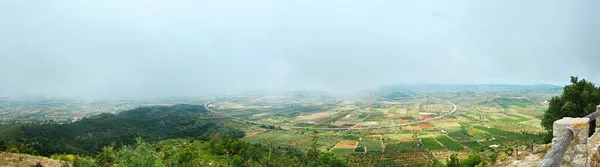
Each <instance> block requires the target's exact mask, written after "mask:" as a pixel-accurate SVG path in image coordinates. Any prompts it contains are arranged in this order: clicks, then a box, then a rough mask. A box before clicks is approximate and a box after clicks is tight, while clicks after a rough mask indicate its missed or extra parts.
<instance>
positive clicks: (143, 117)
mask: <svg viewBox="0 0 600 167" xmlns="http://www.w3.org/2000/svg"><path fill="white" fill-rule="evenodd" d="M208 117H210V114H208V112H207V110H206V109H205V108H204V106H198V105H175V106H170V107H166V106H153V107H140V108H137V109H133V110H128V111H123V112H121V113H119V114H117V115H115V114H109V113H104V114H100V115H96V116H92V117H88V118H85V119H83V120H81V121H78V122H74V123H69V124H62V125H59V124H48V125H22V126H17V127H13V128H8V129H4V130H1V131H0V134H10V135H6V136H3V137H4V138H5V139H6V140H7V141H8V143H13V144H20V145H25V146H28V147H30V148H33V149H35V150H37V151H38V152H39V154H40V155H45V156H49V155H51V154H56V153H70V154H80V155H94V154H95V153H97V152H98V151H100V149H101V148H102V147H103V146H107V145H110V144H111V143H114V144H115V145H116V146H122V145H130V144H134V143H135V139H136V138H138V137H141V138H143V139H144V140H145V141H160V140H164V139H169V138H185V137H198V136H207V137H210V136H212V135H213V134H215V133H219V134H220V135H222V136H223V135H230V136H233V137H236V138H240V137H243V136H244V133H243V132H242V131H240V130H237V129H233V128H230V127H226V126H224V125H222V124H221V123H219V122H218V121H215V120H212V119H206V118H208Z"/></svg>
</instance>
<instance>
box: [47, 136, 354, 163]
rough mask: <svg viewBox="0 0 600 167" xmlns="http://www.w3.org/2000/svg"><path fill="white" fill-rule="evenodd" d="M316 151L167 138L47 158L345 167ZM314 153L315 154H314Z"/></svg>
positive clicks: (232, 141) (229, 140)
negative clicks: (81, 154)
mask: <svg viewBox="0 0 600 167" xmlns="http://www.w3.org/2000/svg"><path fill="white" fill-rule="evenodd" d="M316 149H317V148H316V147H315V148H313V149H311V150H308V153H304V152H302V151H301V150H297V149H293V148H285V149H281V148H273V147H267V146H262V145H252V144H249V143H247V142H244V141H241V140H238V139H235V138H232V137H230V136H225V137H220V135H218V134H217V135H215V137H213V138H212V139H210V140H207V139H206V138H199V139H193V140H190V139H168V140H163V141H160V142H157V143H154V144H149V143H147V142H144V141H142V140H141V139H140V138H138V139H137V141H136V144H135V145H131V146H124V147H121V148H119V149H116V148H115V147H114V146H106V147H104V148H103V149H102V151H101V152H100V153H99V154H97V155H96V156H94V157H91V156H78V155H72V154H57V155H52V156H51V158H53V159H58V160H61V161H62V163H63V164H64V165H65V166H74V167H96V166H107V167H108V166H148V167H150V166H154V167H161V166H180V167H188V166H189V167H195V166H272V167H279V166H281V167H289V166H315V167H316V166H332V167H341V166H346V164H345V162H344V161H343V160H341V159H339V158H337V157H335V156H334V155H333V154H331V153H323V152H320V151H318V150H316ZM314 153H316V154H314Z"/></svg>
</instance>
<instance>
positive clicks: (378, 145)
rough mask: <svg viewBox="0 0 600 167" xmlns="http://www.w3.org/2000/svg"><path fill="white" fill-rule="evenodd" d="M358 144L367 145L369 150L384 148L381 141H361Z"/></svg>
mask: <svg viewBox="0 0 600 167" xmlns="http://www.w3.org/2000/svg"><path fill="white" fill-rule="evenodd" d="M358 146H359V147H361V146H365V147H367V152H370V151H381V150H382V149H383V147H381V141H360V142H359V143H358Z"/></svg>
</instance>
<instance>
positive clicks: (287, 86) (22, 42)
mask: <svg viewBox="0 0 600 167" xmlns="http://www.w3.org/2000/svg"><path fill="white" fill-rule="evenodd" d="M599 7H600V1H598V0H580V1H568V0H560V1H557V0H528V1H521V0H490V1H481V0H453V1H450V0H431V1H430V0H414V1H409V0H389V1H378V0H369V1H364V0H361V1H358V0H357V1H353V0H300V1H295V0H294V1H292V0H252V1H247V0H218V1H214V0H206V1H204V0H102V1H97V0H52V1H47V0H14V1H10V0H6V1H0V95H14V94H40V95H56V96H146V95H198V94H205V93H216V92H230V91H290V90H325V91H331V92H352V91H359V90H363V89H369V88H373V87H377V86H381V85H390V84H423V83H425V84H428V83H440V84H558V85H565V84H567V83H568V82H569V77H570V76H573V75H576V76H579V77H580V78H585V79H588V80H591V81H593V82H596V83H600V72H599V70H598V69H599V67H600V19H599V18H600V10H597V9H598V8H599Z"/></svg>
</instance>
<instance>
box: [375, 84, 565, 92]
mask: <svg viewBox="0 0 600 167" xmlns="http://www.w3.org/2000/svg"><path fill="white" fill-rule="evenodd" d="M381 89H382V90H394V91H476V92H501V91H523V90H560V89H562V86H556V85H549V84H537V85H507V84H479V85H467V84H422V85H390V86H384V87H381Z"/></svg>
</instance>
